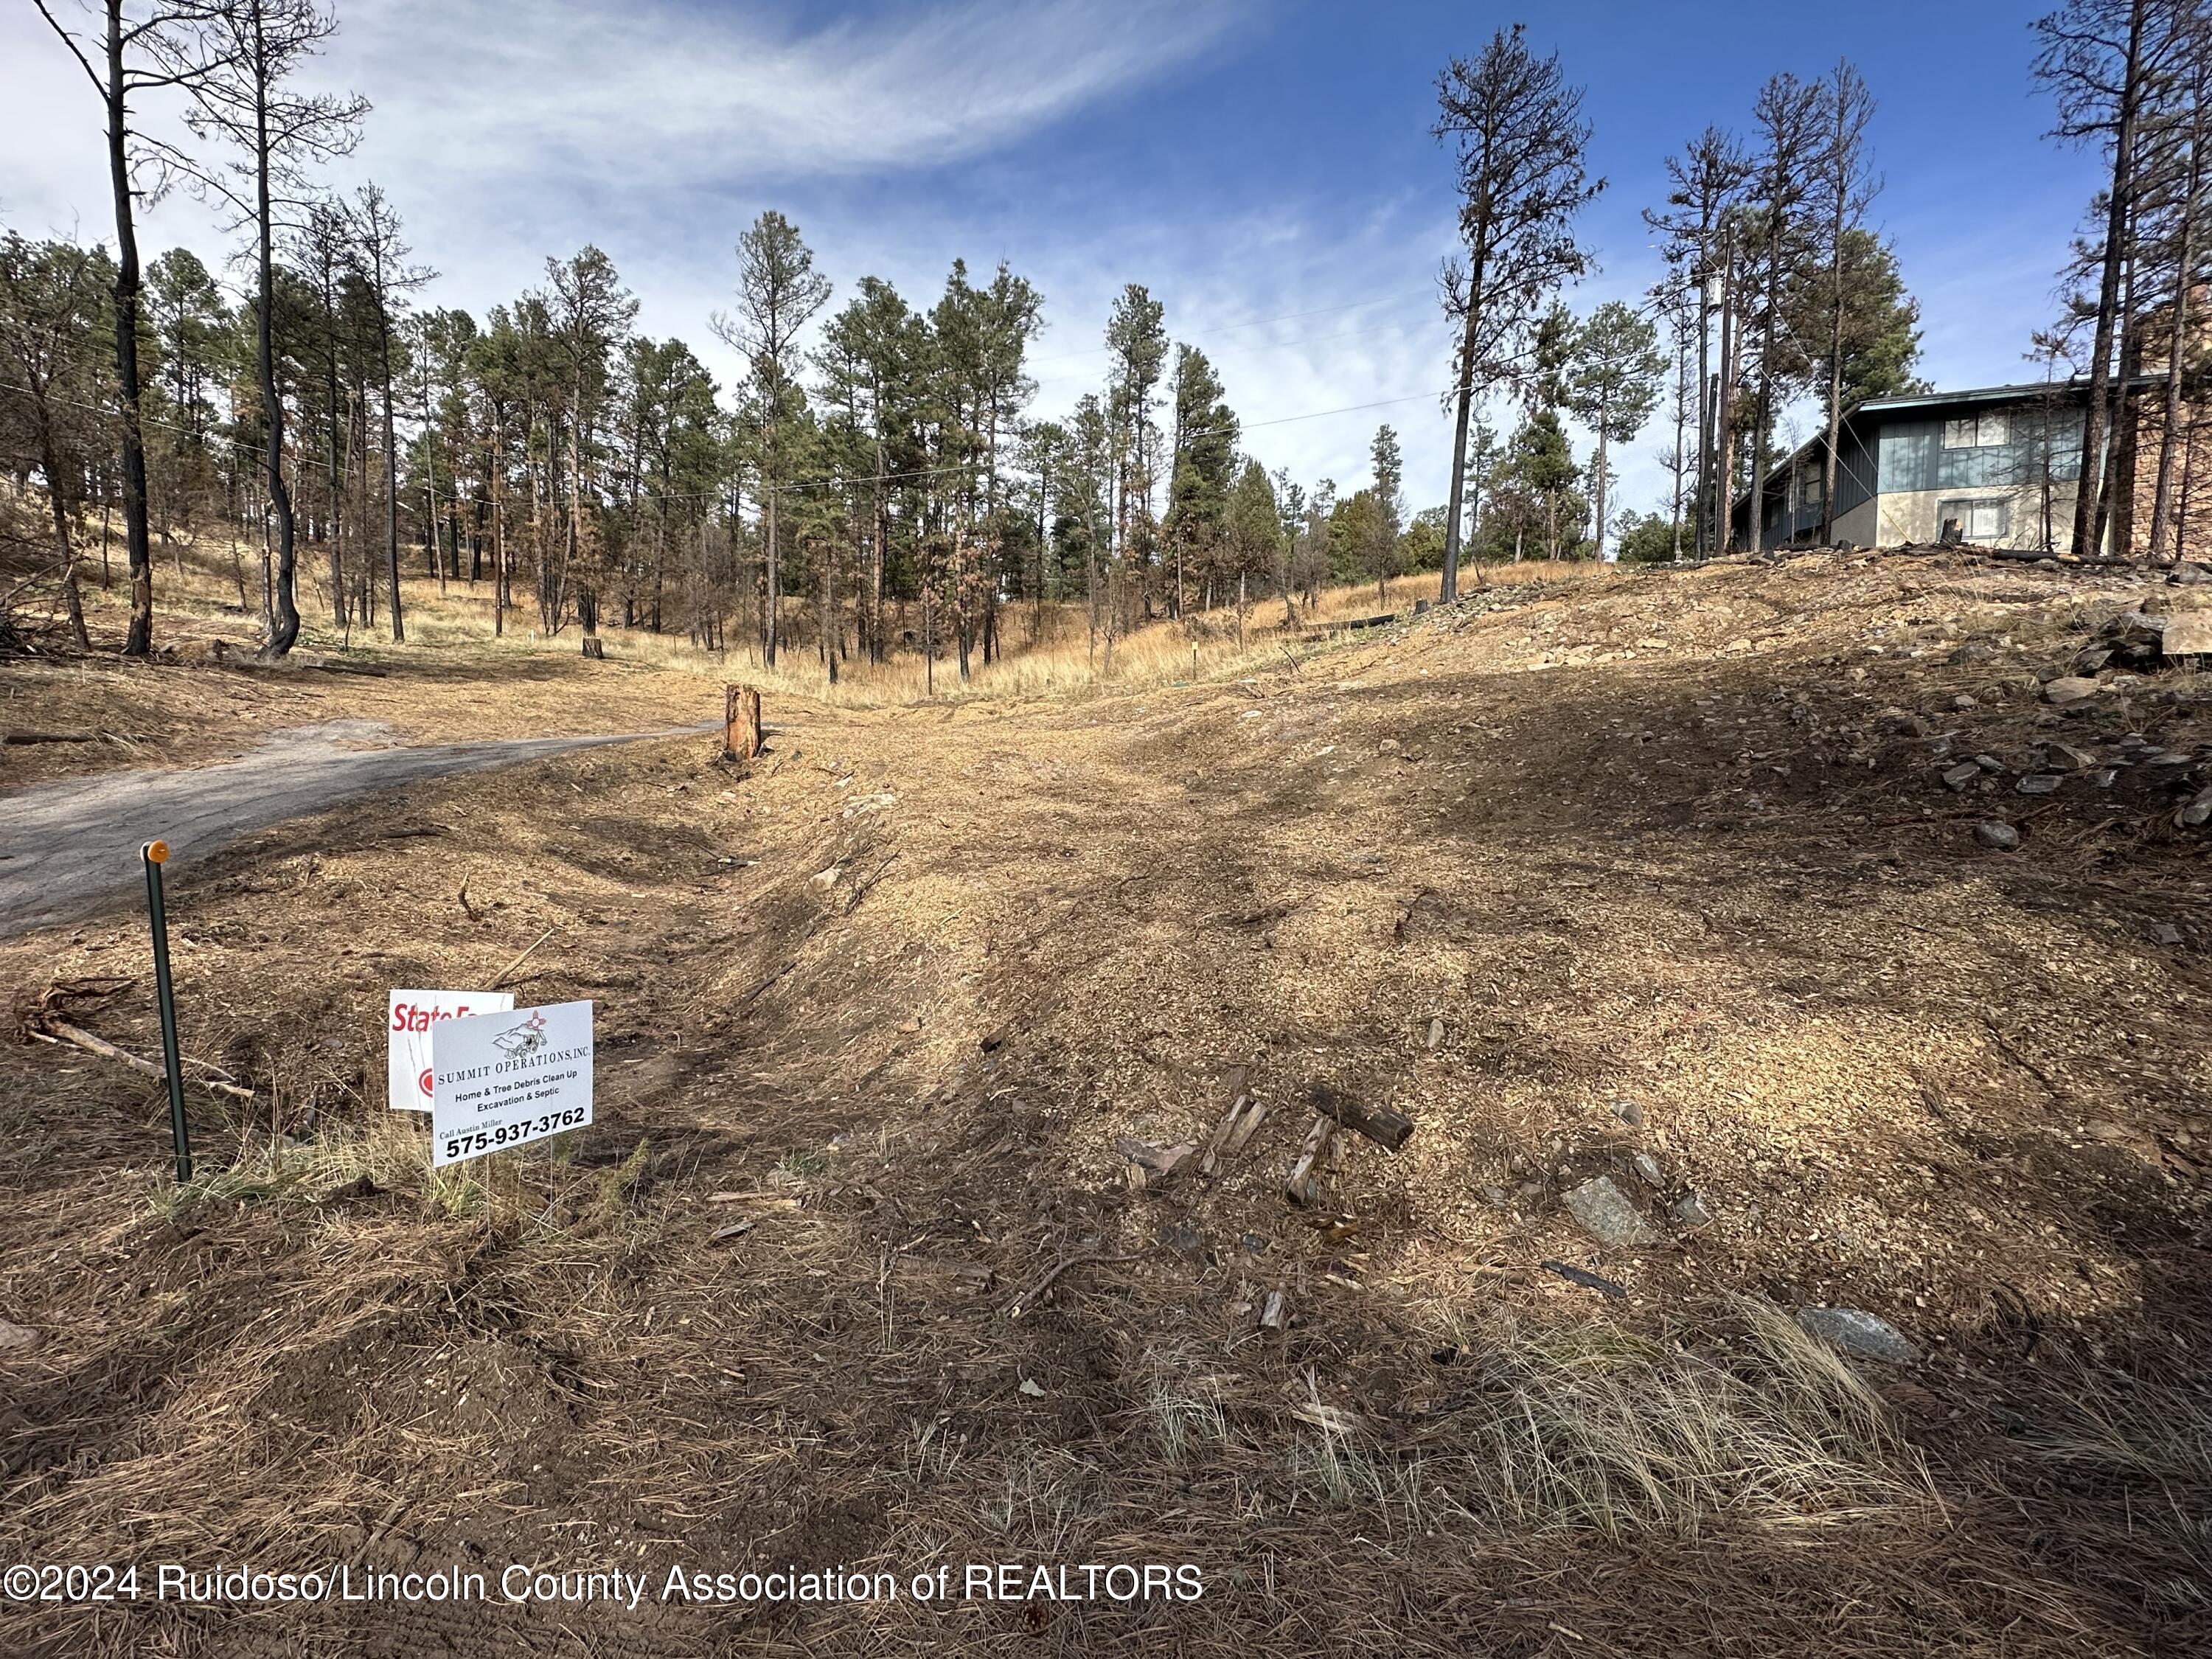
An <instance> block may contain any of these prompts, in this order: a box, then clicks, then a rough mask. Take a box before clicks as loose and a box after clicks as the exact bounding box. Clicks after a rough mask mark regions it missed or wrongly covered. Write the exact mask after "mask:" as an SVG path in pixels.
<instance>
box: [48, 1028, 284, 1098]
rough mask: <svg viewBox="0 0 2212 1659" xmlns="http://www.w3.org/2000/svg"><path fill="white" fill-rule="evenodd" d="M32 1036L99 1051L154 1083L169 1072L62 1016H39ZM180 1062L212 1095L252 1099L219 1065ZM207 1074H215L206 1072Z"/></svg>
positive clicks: (89, 1051)
mask: <svg viewBox="0 0 2212 1659" xmlns="http://www.w3.org/2000/svg"><path fill="white" fill-rule="evenodd" d="M33 1036H43V1037H45V1038H46V1041H47V1042H68V1043H73V1044H75V1045H76V1047H77V1048H82V1049H83V1050H84V1051H85V1052H86V1053H87V1054H98V1055H99V1056H100V1058H101V1059H102V1060H114V1061H116V1062H117V1063H118V1064H119V1065H124V1066H129V1067H130V1068H131V1070H132V1071H134V1072H143V1073H145V1074H146V1075H147V1076H148V1077H150V1078H152V1079H154V1080H155V1082H156V1083H166V1082H167V1081H168V1077H169V1074H168V1073H167V1072H165V1071H163V1070H162V1069H161V1067H160V1066H156V1065H155V1063H154V1062H153V1061H152V1060H143V1059H141V1058H140V1057H139V1056H138V1055H137V1054H132V1053H131V1051H130V1050H129V1049H127V1048H117V1047H116V1046H115V1045H114V1044H113V1043H112V1042H108V1041H107V1039H106V1038H105V1037H96V1036H93V1034H92V1033H91V1032H89V1031H88V1030H85V1029H84V1028H83V1027H82V1026H79V1025H72V1024H70V1023H69V1022H68V1021H67V1020H65V1019H56V1018H54V1017H53V1016H52V1015H51V1014H48V1015H46V1016H45V1017H43V1018H40V1021H39V1022H38V1030H36V1031H34V1032H33ZM181 1063H182V1064H183V1066H185V1069H186V1070H187V1071H193V1072H198V1073H201V1074H202V1075H201V1076H200V1077H199V1079H197V1081H198V1083H199V1085H200V1087H202V1088H203V1089H205V1090H207V1091H209V1092H210V1093H211V1094H218V1095H228V1096H229V1097H231V1098H232V1099H233V1100H251V1099H252V1098H253V1091H252V1090H251V1089H246V1088H241V1087H240V1085H237V1084H235V1083H233V1082H231V1081H229V1080H228V1079H229V1073H227V1072H225V1071H224V1070H223V1069H222V1067H221V1066H216V1065H214V1064H212V1063H210V1061H207V1060H192V1059H190V1058H186V1059H185V1060H183V1061H182V1062H181ZM207 1073H214V1075H213V1076H209V1075H207Z"/></svg>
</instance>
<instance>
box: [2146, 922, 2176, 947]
mask: <svg viewBox="0 0 2212 1659" xmlns="http://www.w3.org/2000/svg"><path fill="white" fill-rule="evenodd" d="M2150 942H2151V943H2152V944H2153V945H2179V944H2180V943H2181V929H2179V927H2175V926H2174V925H2173V924H2172V922H2170V921H2154V922H2153V923H2152V924H2151V928H2150Z"/></svg>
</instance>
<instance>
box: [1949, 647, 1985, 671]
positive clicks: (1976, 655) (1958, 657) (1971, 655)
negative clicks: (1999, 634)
mask: <svg viewBox="0 0 2212 1659" xmlns="http://www.w3.org/2000/svg"><path fill="white" fill-rule="evenodd" d="M1995 655H1996V652H1995V651H1994V650H1992V649H1991V648H1990V647H1988V646H1986V645H1984V644H1983V643H1982V642H1981V641H1979V640H1969V641H1967V642H1966V644H1964V645H1962V646H1960V647H1959V648H1958V649H1957V650H1956V651H1954V652H1953V653H1951V655H1950V658H1949V661H1950V663H1951V665H1952V666H1953V667H1954V668H1955V667H1957V666H1958V665H1960V664H1961V663H1969V662H1987V661H1988V660H1989V659H1990V658H1991V657H1994V656H1995Z"/></svg>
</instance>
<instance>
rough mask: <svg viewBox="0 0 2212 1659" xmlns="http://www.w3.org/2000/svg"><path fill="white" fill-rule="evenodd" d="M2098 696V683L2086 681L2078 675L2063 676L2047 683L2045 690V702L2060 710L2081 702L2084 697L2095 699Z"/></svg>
mask: <svg viewBox="0 0 2212 1659" xmlns="http://www.w3.org/2000/svg"><path fill="white" fill-rule="evenodd" d="M2096 694H2097V682H2096V681H2094V680H2091V679H2084V678H2081V676H2080V675H2078V674H2061V675H2060V676H2059V677H2058V678H2057V679H2055V680H2050V681H2047V682H2045V685H2044V688H2043V700H2044V701H2045V702H2048V703H2051V704H2053V705H2055V706H2057V707H2058V708H2063V707H2065V706H2066V705H2067V704H2068V703H2071V702H2081V700H2082V699H2083V698H2084V697H2093V696H2096Z"/></svg>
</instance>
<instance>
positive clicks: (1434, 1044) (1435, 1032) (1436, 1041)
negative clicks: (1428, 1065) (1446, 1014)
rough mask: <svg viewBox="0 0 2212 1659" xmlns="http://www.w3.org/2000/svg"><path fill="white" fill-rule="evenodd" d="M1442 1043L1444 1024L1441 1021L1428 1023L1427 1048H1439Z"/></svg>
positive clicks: (1436, 1020)
mask: <svg viewBox="0 0 2212 1659" xmlns="http://www.w3.org/2000/svg"><path fill="white" fill-rule="evenodd" d="M1443 1042H1444V1023H1443V1021H1442V1020H1441V1019H1432V1020H1431V1021H1430V1022H1429V1047H1430V1048H1442V1047H1443Z"/></svg>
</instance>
